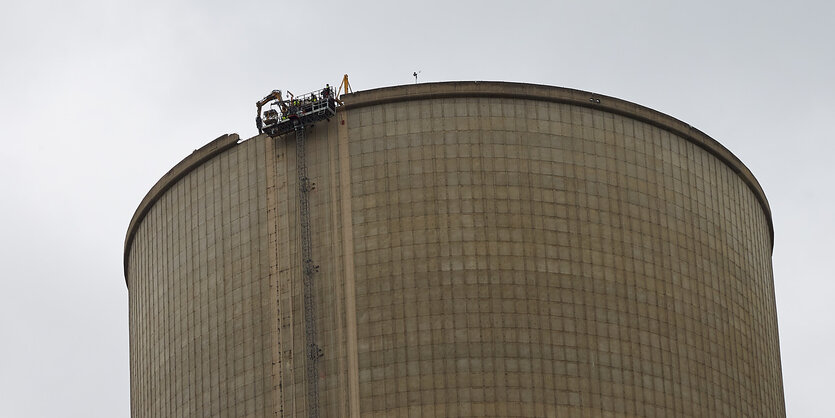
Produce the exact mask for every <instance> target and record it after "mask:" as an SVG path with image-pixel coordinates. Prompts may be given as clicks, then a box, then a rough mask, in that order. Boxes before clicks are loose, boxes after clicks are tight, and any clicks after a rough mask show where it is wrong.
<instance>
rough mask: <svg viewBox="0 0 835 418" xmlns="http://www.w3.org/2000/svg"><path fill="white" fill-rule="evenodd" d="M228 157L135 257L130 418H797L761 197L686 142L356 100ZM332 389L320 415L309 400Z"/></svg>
mask: <svg viewBox="0 0 835 418" xmlns="http://www.w3.org/2000/svg"><path fill="white" fill-rule="evenodd" d="M343 99H344V101H345V105H344V106H342V107H340V108H339V109H338V111H337V113H336V116H335V117H333V118H331V119H330V120H329V121H322V122H319V123H317V124H315V125H312V126H309V127H307V128H306V133H307V136H306V146H305V154H306V169H307V173H308V174H307V175H308V178H309V181H310V185H309V211H308V212H309V219H310V224H309V225H310V226H309V228H310V235H311V238H312V241H311V251H312V253H311V254H312V262H313V264H314V265H315V266H316V268H317V271H316V272H315V273H313V276H312V277H313V280H312V289H313V293H312V300H313V301H315V304H314V305H312V306H313V307H314V308H315V310H313V311H312V312H315V315H314V318H315V332H314V334H315V338H316V341H317V342H316V344H317V349H318V350H320V351H319V352H320V354H319V356H320V357H318V358H317V360H315V361H317V362H318V363H317V364H318V366H317V368H316V369H315V370H316V373H317V376H316V377H315V381H314V382H313V383H315V385H311V384H310V383H311V381H310V380H311V377H310V376H311V375H310V374H309V373H307V370H308V366H309V365H310V364H312V362H313V361H314V360H311V355H310V354H309V352H310V350H309V346H308V345H307V344H308V343H307V342H306V341H307V340H306V339H305V334H306V332H307V330H306V324H305V321H304V317H305V309H306V307H308V306H309V305H308V304H307V303H306V301H305V298H304V283H303V280H304V277H303V276H304V274H303V271H302V269H303V262H302V256H301V254H302V253H301V251H302V250H301V246H302V243H301V229H300V228H301V227H300V221H301V219H300V207H299V205H300V199H299V195H300V192H299V186H300V184H299V180H298V175H297V171H296V170H297V168H298V167H297V161H296V155H297V153H296V149H295V147H296V141H295V137H294V134H293V133H290V134H287V135H284V136H281V137H278V138H271V137H269V136H267V135H259V136H256V137H253V138H250V139H247V140H244V141H241V140H239V138H238V137H237V135H227V136H223V137H221V138H218V139H217V140H215V141H213V142H211V143H209V144H208V145H206V146H205V147H203V148H201V149H199V150H197V151H195V152H194V154H192V155H190V156H189V157H187V158H186V159H184V160H183V161H182V162H181V163H180V164H178V165H177V166H175V167H174V168H173V169H172V170H171V171H170V172H169V173H168V174H166V175H165V176H164V177H163V178H162V179H161V180H160V181H159V182H158V183H157V185H156V186H154V188H153V189H152V190H151V191H150V192H149V193H148V195H147V196H146V197H145V199H144V200H143V201H142V203H141V204H140V206H139V208H138V209H137V211H136V214H135V215H134V217H133V219H132V221H131V223H130V227H129V230H128V234H127V239H126V245H125V277H126V281H127V286H128V290H129V301H130V309H129V315H130V337H131V338H130V351H131V410H132V415H133V416H134V417H179V416H207V417H208V416H224V417H225V416H230V417H232V416H234V417H243V416H248V417H249V416H251V417H267V416H269V417H280V416H283V417H295V416H308V415H309V413H310V412H311V411H312V410H313V409H312V407H311V405H312V402H314V401H315V402H316V405H317V406H318V411H319V415H320V416H323V417H325V416H327V417H343V416H345V417H359V416H363V417H377V416H379V417H382V416H403V417H405V416H409V417H416V416H427V417H432V416H437V417H442V416H495V417H499V416H502V417H505V416H515V417H552V416H553V417H555V416H560V417H562V416H611V417H631V416H647V417H653V416H655V417H662V416H663V417H672V416H704V417H718V416H751V417H782V416H785V407H784V400H783V387H782V376H781V366H780V351H779V344H778V335H777V316H776V310H775V299H774V287H773V278H772V267H771V249H772V240H773V232H772V226H771V215H770V211H769V206H768V203H767V201H766V198H765V196H764V194H763V192H762V190H761V189H760V186H759V184H758V183H757V181H756V179H754V177H753V176H752V175H751V173H750V172H749V171H748V169H747V168H746V167H745V166H744V165H743V164H742V163H741V162H740V161H739V160H738V159H737V158H736V157H734V156H733V155H732V154H731V153H730V152H729V151H728V150H727V149H725V148H724V147H723V146H722V145H720V144H719V143H718V142H716V141H715V140H713V139H711V138H710V137H708V136H707V135H705V134H703V133H702V132H700V131H698V130H696V129H694V128H692V127H690V126H689V125H687V124H685V123H683V122H681V121H678V120H676V119H673V118H671V117H669V116H666V115H664V114H661V113H658V112H656V111H653V110H650V109H647V108H645V107H641V106H639V105H636V104H633V103H629V102H625V101H622V100H619V99H615V98H611V97H606V96H601V95H597V94H593V93H588V92H583V91H577V90H570V89H563V88H557V87H549V86H540V85H530V84H516V83H495V82H453V83H433V84H418V85H409V86H399V87H390V88H383V89H377V90H369V91H363V92H358V93H354V94H350V95H346V96H343ZM312 388H314V389H315V397H314V394H312V391H313V390H314V389H312Z"/></svg>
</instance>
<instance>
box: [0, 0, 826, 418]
mask: <svg viewBox="0 0 835 418" xmlns="http://www.w3.org/2000/svg"><path fill="white" fill-rule="evenodd" d="M233 3H234V4H233ZM833 39H835V3H833V2H831V1H796V2H762V1H727V0H726V1H713V0H706V1H699V2H680V1H670V0H667V1H631V2H626V1H619V0H611V1H586V2H559V1H516V2H490V1H484V0H482V1H450V0H447V1H414V2H393V1H352V2H345V1H340V2H336V1H320V2H306V1H305V2H285V1H274V2H264V3H260V2H245V1H239V2H228V1H223V2H221V1H202V2H198V1H131V2H127V1H112V0H111V1H108V0H99V1H42V0H33V1H27V2H14V3H13V2H4V4H3V7H2V12H0V53H2V55H1V56H0V127H2V132H3V140H4V141H3V149H2V151H0V197H2V203H3V204H2V205H0V263H1V264H0V265H2V276H0V416H2V417H127V416H128V415H129V371H128V331H127V289H126V287H125V283H124V276H123V274H122V245H123V240H124V234H125V230H126V228H127V225H128V221H129V220H130V218H131V216H132V215H133V211H134V209H135V208H136V206H137V205H138V203H139V201H140V200H141V199H142V197H143V196H144V194H145V193H146V192H147V191H148V190H149V189H150V187H151V186H152V185H153V184H154V183H155V182H156V181H157V180H158V179H159V178H160V177H161V176H162V175H163V174H164V173H165V172H166V171H167V170H168V169H169V168H171V167H172V166H173V165H174V164H176V163H177V162H178V161H179V160H181V159H182V158H183V157H185V156H186V155H188V154H189V153H191V151H192V150H194V149H196V148H198V147H200V146H201V145H203V144H205V143H206V142H208V141H210V140H212V139H214V138H216V137H218V136H220V135H222V134H224V133H231V132H236V133H239V134H240V135H241V137H244V138H247V137H250V136H252V135H254V134H255V133H256V130H255V126H254V113H255V112H254V110H255V106H254V103H255V101H256V100H258V99H260V98H261V97H263V96H264V95H265V94H266V93H267V92H269V91H270V90H272V89H274V88H281V89H285V90H286V89H289V90H291V91H294V92H302V91H309V90H312V89H314V88H317V87H321V86H322V85H323V84H324V83H326V82H329V83H331V84H332V85H338V83H339V80H340V78H341V76H342V74H344V73H348V74H349V76H350V79H351V84H352V85H353V87H354V89H356V90H364V89H370V88H375V87H383V86H389V85H396V84H405V83H412V82H414V78H413V77H412V76H411V74H412V72H413V71H416V70H422V73H421V74H420V78H419V81H421V82H430V81H448V80H502V81H519V82H529V83H540V84H549V85H556V86H563V87H571V88H577V89H583V90H590V91H594V92H597V93H601V94H606V95H611V96H615V97H618V98H622V99H625V100H629V101H633V102H636V103H639V104H642V105H645V106H648V107H651V108H653V109H656V110H659V111H661V112H664V113H667V114H669V115H672V116H674V117H677V118H679V119H682V120H684V121H685V122H687V123H689V124H691V125H693V126H695V127H697V128H699V129H700V130H702V131H704V132H706V133H707V134H708V135H711V136H712V137H714V138H715V139H717V140H718V141H719V142H721V143H722V144H724V145H725V146H726V147H728V148H729V149H730V150H731V151H732V152H733V153H735V154H736V155H737V156H738V157H739V158H740V159H741V160H742V161H743V162H744V163H745V164H746V165H747V166H748V167H749V168H750V169H751V171H752V172H753V173H754V175H755V176H756V177H757V178H758V179H759V181H760V183H761V184H762V186H763V189H764V190H765V192H766V195H767V196H768V199H769V202H770V204H771V208H772V211H773V218H774V227H775V232H776V239H775V242H776V245H775V248H774V258H773V261H774V275H775V287H776V292H777V308H778V313H779V326H780V336H781V341H780V343H781V349H782V359H783V375H784V384H785V394H786V403H787V410H788V414H789V416H791V417H819V416H820V417H824V416H835V407H833V406H832V402H830V400H829V397H830V396H831V393H832V391H833V387H832V384H831V381H832V380H831V378H830V376H832V375H835V360H833V357H832V356H831V355H830V353H831V352H832V350H833V348H835V326H833V321H832V320H833V318H835V303H833V293H835V281H833V280H832V279H833V273H832V268H831V266H830V263H831V259H832V258H833V256H832V252H833V250H835V245H833V241H835V238H833V237H835V221H833V216H832V208H833V207H835V198H833V194H832V189H833V187H832V184H833V181H835V175H833V174H832V170H831V164H832V163H831V161H832V159H833V155H835V145H833V138H835V127H833V123H832V122H833V119H835V82H833V74H835V52H833V51H835V49H833V46H832V41H833Z"/></svg>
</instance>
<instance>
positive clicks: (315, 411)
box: [294, 121, 322, 418]
mask: <svg viewBox="0 0 835 418" xmlns="http://www.w3.org/2000/svg"><path fill="white" fill-rule="evenodd" d="M294 128H295V131H296V170H297V172H298V176H299V226H300V229H301V231H300V233H301V241H302V247H301V256H302V271H303V274H304V277H303V288H304V335H305V340H306V341H305V344H306V346H307V358H306V363H307V412H308V413H307V416H308V417H311V418H318V417H319V358H320V357H322V350H321V349H320V348H319V345H318V344H317V343H316V305H315V303H314V302H315V300H314V298H313V275H314V274H315V273H316V272H317V271H318V270H319V266H317V265H315V264H313V255H312V252H313V248H312V247H313V245H312V242H311V241H312V238H311V233H310V197H309V192H310V179H308V178H307V162H306V160H305V153H304V148H305V138H304V134H305V132H304V124H303V123H302V122H301V121H296V123H295V126H294Z"/></svg>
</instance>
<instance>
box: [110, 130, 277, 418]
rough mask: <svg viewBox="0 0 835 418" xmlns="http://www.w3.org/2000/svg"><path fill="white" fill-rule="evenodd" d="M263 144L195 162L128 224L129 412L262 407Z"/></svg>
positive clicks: (265, 343)
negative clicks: (133, 226) (132, 231)
mask: <svg viewBox="0 0 835 418" xmlns="http://www.w3.org/2000/svg"><path fill="white" fill-rule="evenodd" d="M265 161H266V158H265V155H264V142H263V141H262V142H256V141H251V142H245V143H243V144H241V145H239V146H237V147H235V148H233V149H231V150H229V151H226V152H225V153H223V154H221V155H218V156H216V157H215V158H213V159H211V160H210V161H208V162H206V163H204V164H202V165H200V166H198V167H196V168H195V169H194V170H193V171H191V172H190V173H189V174H187V175H186V176H185V177H184V178H182V179H180V180H179V181H178V182H176V183H175V184H174V185H173V186H172V187H171V188H170V189H168V191H166V192H165V193H164V194H163V195H162V196H161V197H160V199H159V200H158V201H157V202H156V203H155V204H154V206H153V207H152V208H151V210H150V211H149V212H148V214H147V216H146V217H145V218H144V220H143V221H142V222H141V224H139V225H138V227H137V233H136V236H135V237H134V242H133V246H132V250H131V252H130V254H129V263H128V271H127V278H128V286H129V289H130V291H129V302H130V318H129V320H130V337H131V338H130V339H131V341H130V346H131V347H130V348H131V412H132V416H133V417H137V418H138V417H180V416H195V417H197V416H239V417H243V416H253V417H255V416H266V415H267V413H266V411H271V408H272V406H271V396H270V393H271V391H270V389H271V387H272V383H271V380H270V363H271V361H272V358H271V351H270V344H269V343H270V334H269V333H270V331H271V330H270V320H269V318H270V315H269V299H268V296H269V282H268V281H267V278H268V274H269V264H268V263H269V259H268V257H267V255H268V254H267V246H266V228H265V226H264V224H265V222H266V213H267V211H266V199H265V190H266V186H265V176H264V174H265V170H264V165H265Z"/></svg>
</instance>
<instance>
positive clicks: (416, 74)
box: [412, 70, 423, 84]
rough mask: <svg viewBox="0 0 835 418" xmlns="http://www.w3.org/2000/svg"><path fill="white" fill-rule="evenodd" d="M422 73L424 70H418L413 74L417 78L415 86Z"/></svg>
mask: <svg viewBox="0 0 835 418" xmlns="http://www.w3.org/2000/svg"><path fill="white" fill-rule="evenodd" d="M422 72H423V70H418V71H415V72H414V73H412V75H413V76H415V84H417V76H418V74H420V73H422Z"/></svg>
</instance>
